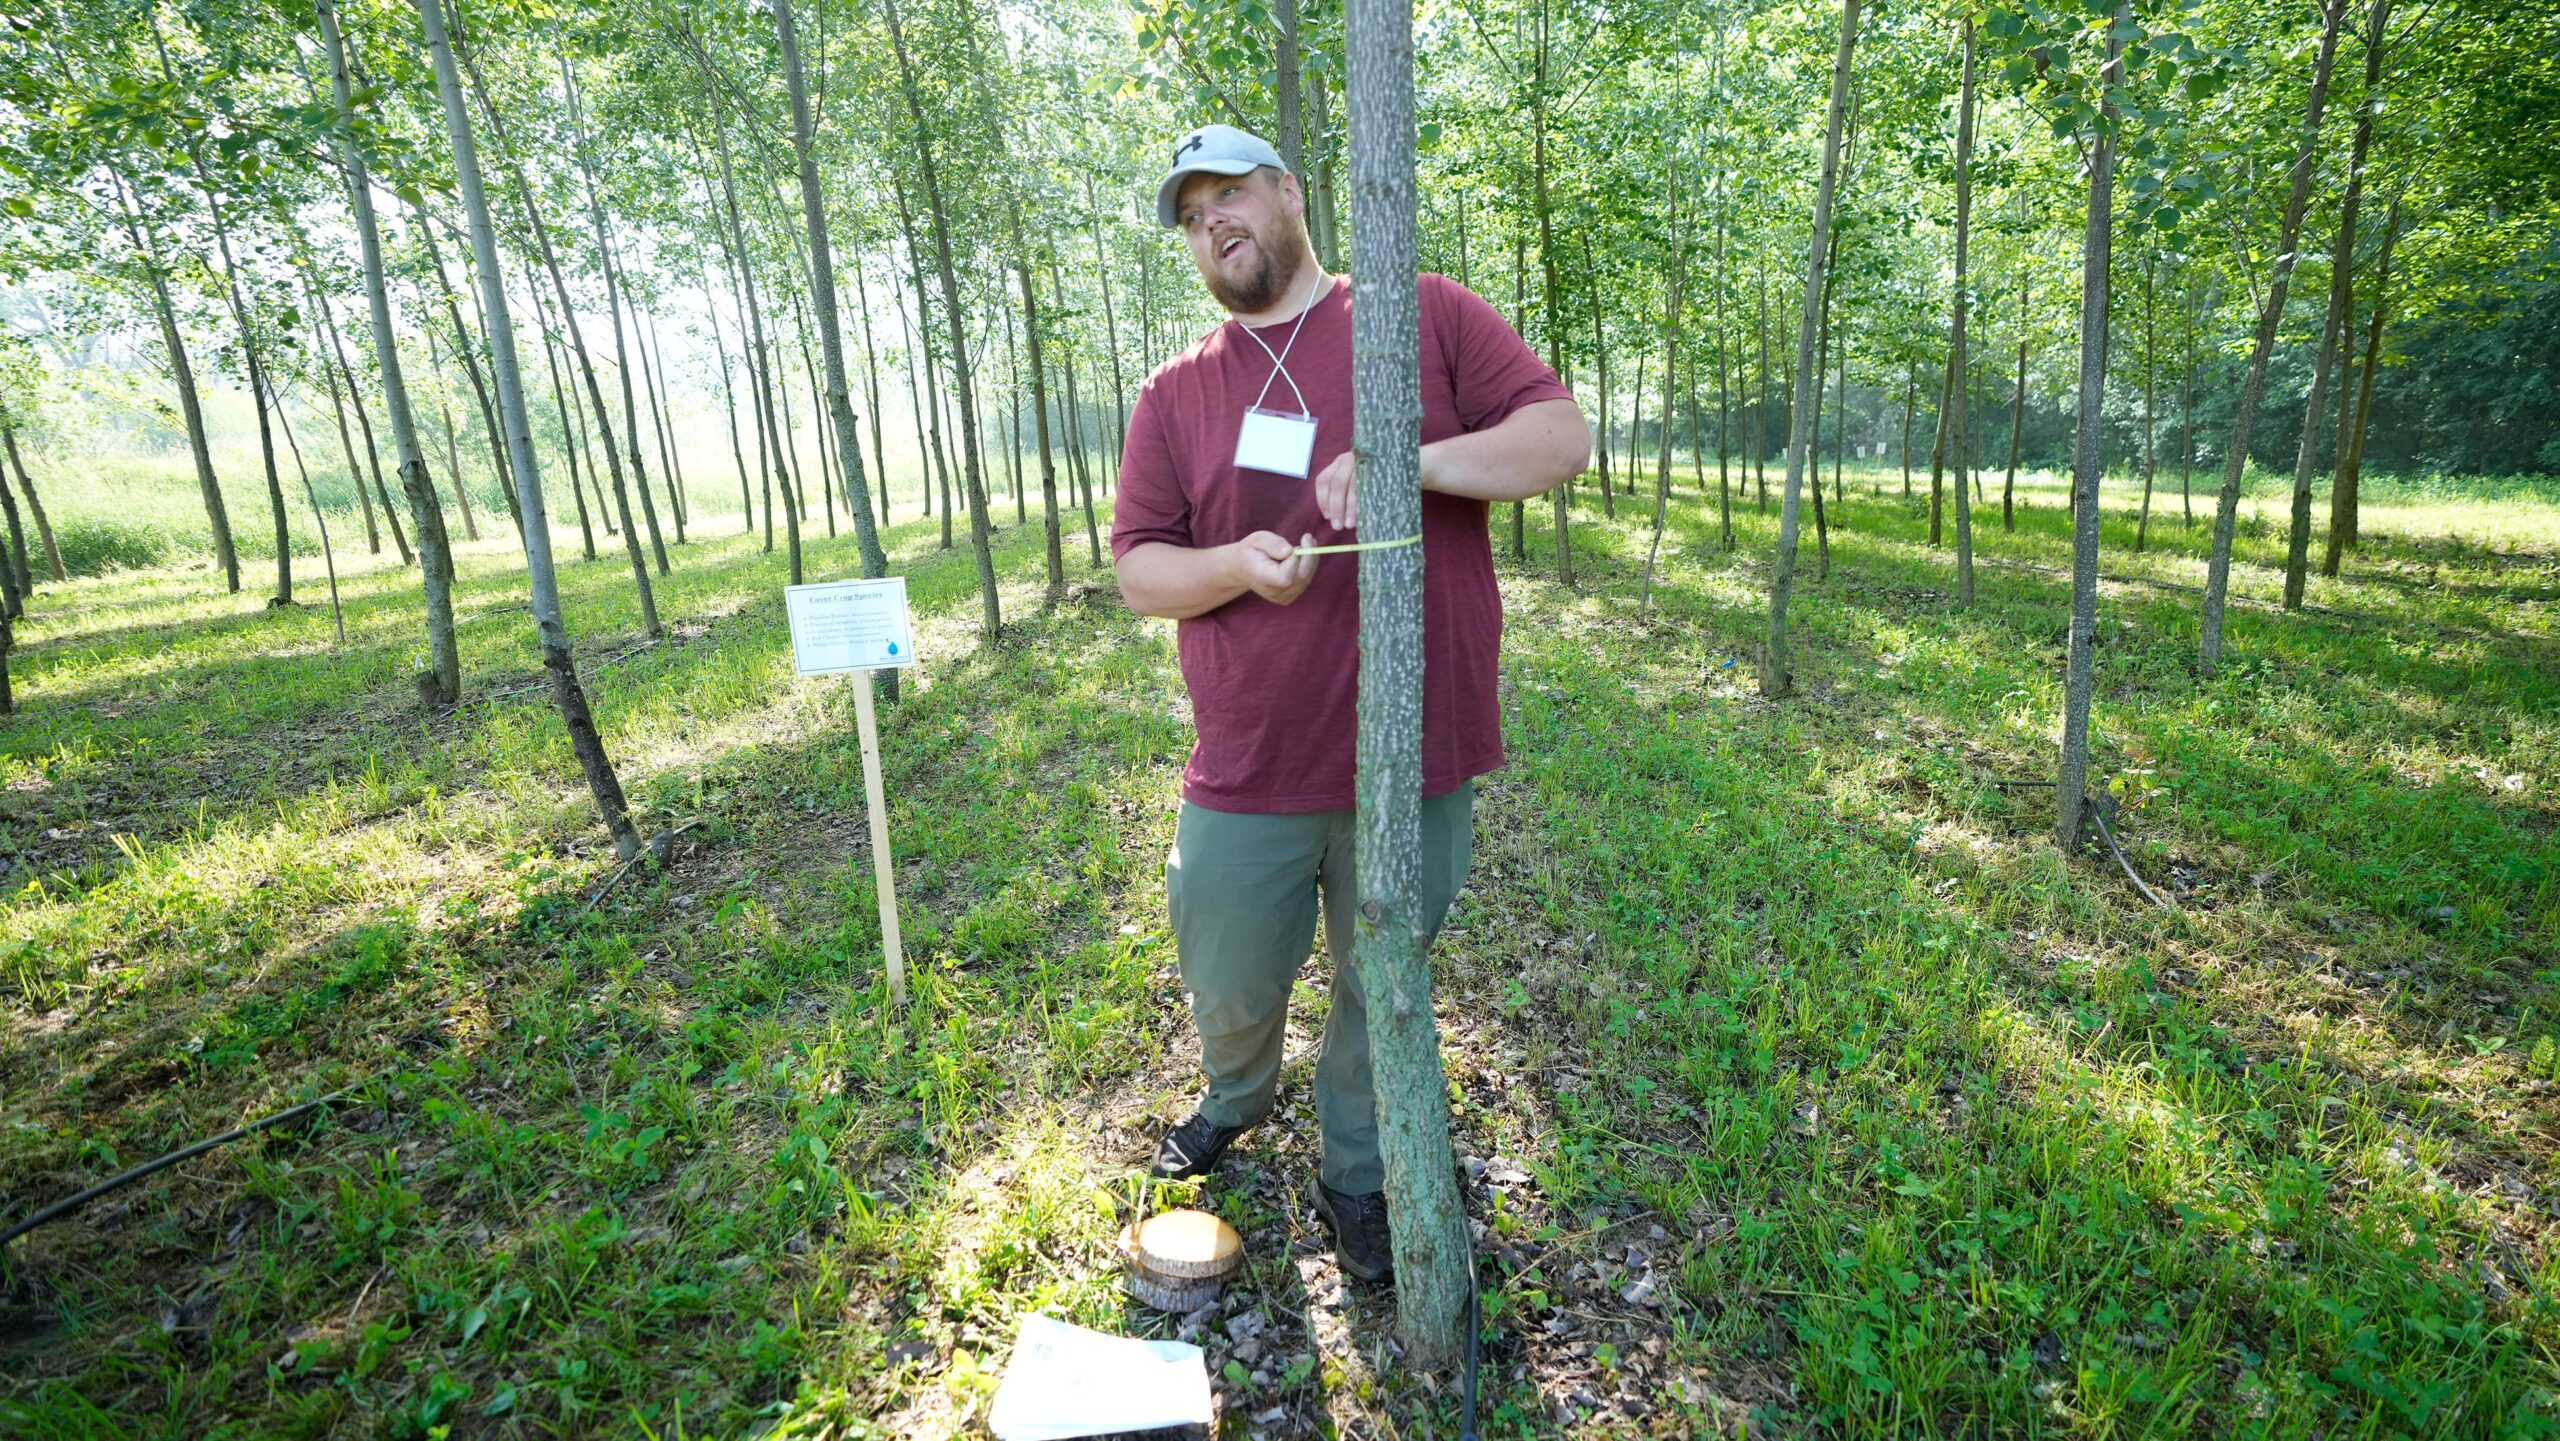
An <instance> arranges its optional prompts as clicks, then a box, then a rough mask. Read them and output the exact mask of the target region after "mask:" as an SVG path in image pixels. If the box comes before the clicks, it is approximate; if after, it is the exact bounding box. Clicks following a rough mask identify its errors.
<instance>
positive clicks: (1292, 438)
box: [1236, 405, 1316, 480]
mask: <svg viewBox="0 0 2560 1441" xmlns="http://www.w3.org/2000/svg"><path fill="white" fill-rule="evenodd" d="M1315 453H1316V418H1315V417H1314V416H1312V415H1292V414H1290V413H1289V412H1287V411H1285V410H1265V409H1263V408H1262V407H1261V406H1258V405H1257V406H1255V407H1253V408H1252V409H1250V410H1248V411H1246V412H1245V413H1244V425H1243V426H1242V427H1241V428H1239V429H1238V430H1237V431H1236V468H1237V469H1239V470H1267V471H1270V472H1271V473H1272V474H1274V475H1293V476H1296V477H1297V478H1298V479H1300V480H1304V479H1306V478H1307V466H1308V463H1309V462H1311V461H1313V460H1314V459H1315Z"/></svg>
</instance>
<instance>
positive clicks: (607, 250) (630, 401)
mask: <svg viewBox="0 0 2560 1441" xmlns="http://www.w3.org/2000/svg"><path fill="white" fill-rule="evenodd" d="M560 85H561V88H562V90H564V91H565V92H567V95H568V100H569V138H570V150H571V152H572V155H573V158H574V159H575V161H576V163H577V167H578V173H579V175H580V176H582V177H583V178H584V179H585V181H586V188H587V216H588V219H589V221H590V222H591V223H592V224H593V226H594V229H595V233H596V259H597V261H598V262H599V268H600V269H602V270H603V272H604V309H605V315H606V317H607V318H608V319H610V320H611V321H612V322H613V363H614V368H615V369H616V370H618V371H619V372H620V373H621V378H622V434H623V438H624V439H626V440H628V441H630V442H631V450H630V455H629V456H628V459H629V460H630V462H631V489H632V490H633V491H636V492H638V493H639V496H640V519H641V521H642V522H643V523H644V524H646V525H647V526H648V527H649V554H650V556H651V557H652V558H654V559H655V560H656V561H657V562H658V574H660V575H665V574H667V573H668V568H667V542H666V538H665V537H664V536H662V535H660V534H659V533H658V502H657V500H656V498H654V497H653V496H651V495H650V494H649V467H648V463H647V462H646V461H644V460H643V459H642V458H641V444H642V442H641V439H640V407H639V404H638V403H637V401H636V399H635V396H634V391H633V387H632V383H631V382H632V373H633V372H634V371H635V370H636V369H637V368H638V367H636V366H634V365H633V364H632V363H631V347H630V346H629V345H628V344H626V343H625V342H624V339H623V334H622V267H621V265H620V264H619V263H617V262H616V260H615V258H614V248H613V230H612V227H611V226H609V225H607V224H606V223H605V213H604V195H603V192H602V189H601V187H599V186H598V185H597V183H596V174H595V167H594V164H593V162H592V161H591V160H590V159H589V157H588V154H587V138H586V129H587V122H586V116H585V114H584V112H583V110H582V108H581V106H580V105H579V102H578V80H577V76H576V74H575V73H574V72H572V71H571V70H570V69H569V60H568V57H567V56H566V55H563V56H561V57H560ZM525 203H526V204H527V205H528V206H530V205H531V204H532V203H533V197H532V196H531V194H530V193H528V194H527V195H526V197H525ZM560 304H561V308H562V309H563V310H564V311H565V310H566V309H567V308H568V304H569V302H568V301H567V300H566V299H565V298H564V299H563V300H562V301H561V302H560ZM570 327H571V330H572V331H573V332H574V331H575V329H576V319H575V317H571V319H570ZM579 350H580V353H581V355H582V356H583V354H584V351H585V346H584V345H583V344H581V345H580V347H579ZM604 418H605V410H604V399H603V397H602V395H601V394H599V395H598V396H597V398H596V420H597V422H598V424H599V425H602V423H603V421H604ZM604 434H605V437H606V439H605V452H606V459H607V460H609V461H610V460H612V459H613V449H614V446H613V440H612V432H611V430H610V429H607V430H605V432H604ZM613 489H614V497H615V502H616V504H619V505H621V506H623V507H624V508H625V509H624V513H623V517H622V527H623V529H624V530H625V531H626V532H628V531H629V530H630V528H631V516H630V512H629V509H628V507H629V505H630V502H629V501H628V500H627V499H625V498H624V492H623V485H622V467H621V465H619V464H615V465H614V466H613ZM651 609H652V610H653V611H654V610H655V609H656V606H655V603H654V598H653V601H652V605H651ZM651 619H652V624H651V625H650V627H649V634H651V635H656V634H658V627H657V625H656V624H655V617H654V616H652V618H651Z"/></svg>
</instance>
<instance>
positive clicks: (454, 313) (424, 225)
mask: <svg viewBox="0 0 2560 1441" xmlns="http://www.w3.org/2000/svg"><path fill="white" fill-rule="evenodd" d="M410 212H411V213H412V214H413V215H415V216H416V217H417V221H418V238H419V239H420V240H422V241H423V242H425V244H426V247H427V258H428V259H429V260H431V261H433V262H435V272H436V289H437V290H438V292H439V293H441V294H442V296H443V297H444V313H445V319H446V320H447V322H448V323H450V324H451V325H452V327H453V351H454V354H455V355H457V356H460V357H461V359H462V371H463V374H465V375H467V376H469V377H470V379H471V394H472V397H473V398H474V399H476V400H477V401H479V403H480V424H481V425H482V426H483V427H484V428H485V430H486V432H487V434H488V437H489V473H490V474H491V475H494V476H496V477H497V478H498V494H499V495H501V496H503V497H504V498H505V499H506V502H507V515H508V517H509V518H510V519H512V520H514V521H515V525H516V536H517V539H518V540H519V541H521V540H522V539H523V536H524V516H523V515H522V514H520V513H519V512H518V511H517V510H516V493H515V486H514V484H513V483H512V481H511V479H510V477H509V476H508V473H507V444H506V440H505V438H504V437H503V436H502V435H501V434H500V432H499V427H498V415H497V411H496V410H495V409H494V408H492V407H491V405H490V404H489V387H488V385H487V384H486V383H485V382H484V381H482V379H481V378H480V360H479V357H478V356H476V355H474V354H473V353H472V352H473V351H474V349H476V347H474V346H473V345H472V343H471V330H470V327H468V326H466V325H464V324H463V323H462V305H461V302H459V301H458V300H456V299H455V298H454V293H453V278H452V277H451V276H450V275H448V274H446V273H445V268H444V251H443V249H442V248H441V247H439V246H438V245H437V244H436V232H435V222H434V220H433V219H432V218H431V217H429V216H428V214H427V209H426V206H425V205H424V204H423V203H420V202H417V201H412V202H411V204H410ZM482 321H483V323H484V324H485V323H486V321H487V317H486V316H483V317H482ZM461 488H462V485H461V482H460V481H456V482H455V483H454V489H455V490H457V491H458V490H460V489H461ZM462 518H463V523H464V525H465V527H466V528H467V529H468V531H469V533H470V536H471V538H472V539H473V540H478V539H479V538H480V531H479V527H478V526H477V525H475V524H473V523H472V520H471V508H470V503H469V502H468V501H465V502H464V503H463V511H462Z"/></svg>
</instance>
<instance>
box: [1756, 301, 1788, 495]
mask: <svg viewBox="0 0 2560 1441" xmlns="http://www.w3.org/2000/svg"><path fill="white" fill-rule="evenodd" d="M1759 271H1760V320H1759V323H1758V326H1757V329H1758V331H1759V340H1760V374H1759V376H1758V380H1759V385H1760V395H1759V398H1758V399H1757V400H1755V401H1754V402H1753V403H1752V409H1751V473H1752V476H1753V478H1754V479H1755V481H1756V482H1757V484H1758V485H1759V487H1760V513H1761V514H1762V515H1767V514H1768V513H1769V257H1767V256H1766V255H1763V256H1761V257H1760V263H1759ZM1793 418H1794V417H1792V416H1790V417H1789V419H1790V420H1793Z"/></svg>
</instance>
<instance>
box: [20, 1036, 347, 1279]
mask: <svg viewBox="0 0 2560 1441" xmlns="http://www.w3.org/2000/svg"><path fill="white" fill-rule="evenodd" d="M372 1079H373V1078H372V1077H370V1076H368V1077H366V1078H365V1079H364V1080H360V1081H350V1082H348V1083H347V1084H346V1085H343V1086H340V1087H339V1088H338V1089H336V1090H334V1091H331V1092H330V1093H329V1094H327V1095H325V1096H319V1097H315V1098H313V1099H311V1100H308V1101H305V1102H303V1103H302V1104H301V1105H299V1106H293V1107H289V1108H287V1109H285V1110H281V1111H278V1112H276V1113H275V1114H274V1115H272V1116H269V1117H267V1118H265V1119H264V1120H258V1121H251V1122H250V1123H249V1124H247V1125H245V1126H234V1127H232V1128H231V1129H230V1130H228V1131H225V1132H223V1133H222V1134H221V1135H219V1136H209V1137H207V1138H205V1139H204V1140H201V1141H198V1142H196V1143H195V1144H194V1145H192V1146H183V1147H180V1148H179V1149H177V1150H175V1151H171V1152H170V1153H169V1154H167V1155H165V1156H162V1157H160V1158H159V1159H158V1160H156V1161H145V1162H143V1163H142V1164H141V1165H139V1166H136V1167H134V1168H133V1169H131V1170H129V1171H124V1172H120V1173H118V1174H116V1175H113V1176H110V1177H108V1178H107V1179H105V1180H103V1181H100V1182H99V1183H98V1184H96V1185H94V1186H91V1187H90V1188H89V1189H87V1190H85V1191H82V1192H80V1193H79V1194H78V1195H76V1196H66V1197H64V1198H63V1199H61V1200H59V1201H56V1202H54V1203H53V1204H52V1205H50V1206H47V1207H45V1208H44V1209H43V1210H41V1211H38V1212H36V1213H35V1214H34V1215H32V1216H29V1217H28V1218H27V1219H25V1220H23V1221H20V1222H19V1223H18V1224H16V1225H15V1226H12V1227H10V1228H9V1232H8V1234H7V1235H0V1246H6V1245H8V1244H9V1243H10V1242H12V1241H14V1240H16V1239H18V1238H19V1237H20V1236H23V1235H25V1234H27V1233H28V1232H29V1231H32V1230H34V1229H36V1228H37V1227H38V1226H42V1225H44V1224H46V1223H47V1222H50V1221H58V1220H60V1219H61V1218H63V1217H65V1216H68V1215H70V1214H71V1213H72V1212H74V1211H77V1210H79V1209H80V1208H81V1207H83V1206H86V1205H88V1204H89V1203H90V1202H91V1201H94V1200H96V1199H98V1198H99V1197H100V1196H103V1195H106V1194H107V1193H108V1192H110V1191H117V1190H121V1189H123V1188H124V1187H126V1186H130V1185H132V1184H133V1183H134V1182H136V1181H139V1180H141V1179H142V1178H143V1177H145V1176H149V1175H153V1174H155V1173H157V1172H160V1171H165V1170H167V1169H169V1168H170V1167H171V1166H174V1165H176V1164H178V1163H179V1162H180V1161H184V1160H188V1159H190V1158H192V1157H196V1156H201V1155H203V1154H204V1153H205V1152H207V1151H210V1150H212V1149H213V1148H214V1147H216V1146H220V1145H225V1144H228V1143H229V1142H232V1141H236V1140H239V1139H240V1138H241V1137H242V1136H246V1135H248V1134H250V1133H251V1132H254V1131H263V1130H265V1129H266V1128H267V1127H269V1126H273V1125H277V1124H279V1123H281V1122H284V1121H290V1120H292V1119H293V1118H294V1117H296V1116H300V1115H304V1114H306V1113H308V1112H311V1111H315V1110H318V1109H319V1108H320V1107H322V1106H325V1105H327V1104H329V1103H330V1102H331V1101H334V1100H336V1099H338V1098H339V1097H340V1096H343V1095H346V1094H347V1093H348V1092H350V1091H353V1090H355V1089H356V1088H357V1087H359V1086H362V1085H365V1084H366V1083H367V1082H369V1081H371V1080H372Z"/></svg>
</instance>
